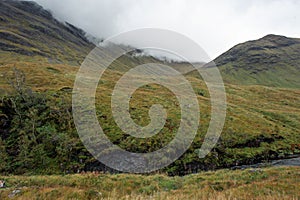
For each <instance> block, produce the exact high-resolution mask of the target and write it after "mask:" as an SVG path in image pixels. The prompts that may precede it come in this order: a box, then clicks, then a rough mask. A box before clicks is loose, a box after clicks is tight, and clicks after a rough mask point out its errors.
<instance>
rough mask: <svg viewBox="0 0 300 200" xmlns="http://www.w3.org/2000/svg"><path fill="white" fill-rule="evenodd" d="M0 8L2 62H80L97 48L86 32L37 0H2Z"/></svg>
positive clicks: (0, 51) (72, 63)
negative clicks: (57, 18)
mask: <svg viewBox="0 0 300 200" xmlns="http://www.w3.org/2000/svg"><path fill="white" fill-rule="evenodd" d="M0 8H1V9H0V54H1V61H0V62H4V61H7V59H8V60H9V59H11V58H13V59H14V61H18V59H25V60H34V61H35V60H39V59H42V60H45V61H47V62H49V63H62V62H63V63H69V64H71V65H80V63H81V62H82V61H83V59H84V57H85V56H86V55H87V53H88V52H89V51H90V50H91V49H92V48H93V47H94V45H93V44H92V43H91V42H89V41H88V40H87V39H86V37H85V32H84V31H82V30H81V29H78V28H76V27H74V26H73V25H71V24H68V23H65V24H63V23H61V22H59V21H57V20H56V19H55V18H54V17H53V16H52V14H51V13H50V12H49V11H46V10H44V9H43V8H42V7H41V6H39V5H38V4H36V3H34V2H30V1H10V0H9V1H6V0H1V1H0ZM14 53H16V54H19V55H22V56H17V57H14V56H15V54H14ZM2 54H4V55H3V56H2ZM41 57H42V58H41ZM0 64H1V63H0Z"/></svg>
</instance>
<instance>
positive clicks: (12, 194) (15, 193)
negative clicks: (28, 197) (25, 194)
mask: <svg viewBox="0 0 300 200" xmlns="http://www.w3.org/2000/svg"><path fill="white" fill-rule="evenodd" d="M19 193H21V190H18V189H16V190H14V191H12V193H10V194H9V195H8V197H9V198H13V197H14V196H16V195H17V194H19Z"/></svg>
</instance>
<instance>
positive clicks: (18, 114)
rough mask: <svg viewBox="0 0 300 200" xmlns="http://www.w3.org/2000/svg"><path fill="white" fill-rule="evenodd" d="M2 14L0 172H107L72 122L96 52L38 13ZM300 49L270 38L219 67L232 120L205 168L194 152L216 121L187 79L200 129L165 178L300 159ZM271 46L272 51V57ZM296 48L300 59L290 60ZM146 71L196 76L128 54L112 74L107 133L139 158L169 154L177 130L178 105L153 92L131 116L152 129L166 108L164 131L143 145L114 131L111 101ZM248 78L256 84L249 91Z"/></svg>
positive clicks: (27, 6)
mask: <svg viewBox="0 0 300 200" xmlns="http://www.w3.org/2000/svg"><path fill="white" fill-rule="evenodd" d="M0 4H1V7H0V24H1V26H0V33H1V34H2V35H1V38H0V42H1V43H0V55H1V60H0V86H1V88H0V95H1V99H0V131H1V132H0V133H1V135H0V136H1V139H0V158H1V163H0V172H1V173H6V174H12V173H13V174H24V173H25V174H26V173H27V174H45V173H47V174H52V173H67V172H77V171H82V170H84V171H94V170H99V171H100V170H104V171H106V170H109V169H107V168H105V166H103V165H101V164H100V163H98V162H97V161H96V160H95V159H94V158H93V157H91V156H90V154H89V153H88V152H87V151H86V149H85V148H84V146H83V145H82V143H81V141H80V139H79V138H78V135H77V132H76V130H75V127H74V124H73V120H72V110H71V91H72V86H73V82H74V79H75V76H76V72H77V70H78V66H79V63H80V62H82V60H83V59H84V57H85V56H86V54H87V53H88V52H89V50H90V49H92V48H93V44H92V43H90V42H88V41H87V39H86V38H85V36H84V35H85V33H84V32H83V31H81V30H80V29H78V28H75V27H73V26H72V25H70V24H62V23H60V22H58V21H56V20H55V19H54V18H53V17H52V16H51V14H50V13H49V12H47V11H45V10H43V9H42V8H41V7H39V6H38V5H36V4H34V3H31V2H15V1H0ZM274 37H275V38H277V39H276V40H274V39H272V38H274ZM281 39H282V40H283V41H281ZM270 40H272V41H273V42H271V41H270ZM275 41H276V42H277V43H278V44H277V43H276V44H275ZM287 41H292V42H290V43H286V42H287ZM296 41H298V40H297V39H289V38H285V37H281V36H267V37H265V38H263V39H260V40H258V41H253V42H249V43H245V44H241V45H238V46H237V47H234V48H233V49H232V50H230V51H229V52H227V53H225V54H223V55H222V56H221V57H219V58H218V59H217V60H216V62H217V64H220V65H221V66H220V69H221V71H222V72H223V75H224V77H225V80H227V82H226V92H227V99H228V110H227V118H226V123H225V127H224V130H223V132H222V136H221V138H220V140H219V142H218V144H217V146H216V147H215V148H214V150H213V151H212V152H211V153H210V154H209V155H208V156H207V157H206V158H204V159H199V158H198V155H197V152H198V149H199V148H200V147H201V144H202V141H203V138H204V135H205V133H206V130H207V127H208V123H209V120H210V114H209V113H210V100H209V93H208V91H207V88H206V86H205V83H204V82H203V81H202V80H201V79H199V78H197V77H198V76H195V75H194V73H190V74H187V75H186V78H187V79H188V80H189V81H190V82H191V84H192V85H193V87H194V90H195V93H196V94H197V97H198V100H199V105H200V110H201V126H200V127H199V130H198V133H197V136H196V138H195V140H194V142H193V144H192V146H191V147H190V149H189V150H188V151H187V152H186V153H185V154H184V155H183V156H182V157H181V158H180V159H179V160H177V161H176V162H175V163H173V164H172V165H171V166H169V167H167V168H166V169H163V170H162V171H164V172H167V173H169V174H171V175H174V174H186V173H191V172H198V171H200V170H206V169H216V168H224V167H230V166H235V165H239V164H252V163H256V162H261V161H267V160H270V159H275V158H278V157H285V156H287V155H290V154H294V153H299V152H300V149H299V146H297V145H296V146H295V144H299V143H300V142H299V141H300V124H299V121H300V90H299V82H297V80H298V79H296V78H297V74H298V73H299V68H297V66H298V61H297V59H298V58H299V57H300V53H299V52H298V54H297V51H296V49H297V48H296V47H297V45H298V43H297V42H296ZM255 45H257V46H258V47H259V48H257V50H255V51H257V52H259V55H257V56H258V57H259V58H257V59H255V58H256V57H255V56H253V57H252V56H250V55H252V53H254V52H253V51H254V50H253V48H252V50H251V48H250V47H249V46H251V47H253V46H255ZM263 45H265V46H266V47H262V46H263ZM268 45H269V46H272V45H273V46H275V47H272V48H271V50H266V48H267V46H268ZM280 45H281V46H280ZM121 48H128V47H121ZM289 48H294V49H295V51H293V52H291V53H290V54H289V52H288V51H287V49H289ZM262 49H263V50H262ZM233 50H235V51H233ZM233 52H236V53H233ZM234 55H236V56H234ZM245 55H247V56H245ZM260 55H263V56H266V57H268V58H269V57H272V55H274V56H275V57H276V59H279V60H276V59H275V60H274V61H272V59H271V58H270V59H264V60H267V62H268V63H265V62H262V59H261V57H260ZM286 55H290V59H288V58H286ZM250 61H251V62H250ZM271 61H272V62H273V64H270V63H271ZM149 62H159V63H165V64H169V65H171V66H173V67H174V68H176V69H179V70H182V71H188V70H185V69H186V68H189V67H190V66H188V65H187V64H183V63H167V62H163V61H159V60H157V59H155V58H153V57H135V56H132V54H127V55H124V56H122V57H121V58H120V59H118V60H117V61H115V62H114V63H113V64H112V66H110V68H109V69H108V70H107V71H106V72H105V74H104V76H103V79H101V81H100V82H99V88H98V91H97V95H96V102H97V104H96V107H97V114H98V118H99V121H100V123H101V126H102V128H103V130H104V132H105V133H106V134H107V136H108V137H109V138H110V139H111V141H112V142H114V143H115V144H117V145H119V146H120V147H122V148H124V149H127V150H130V151H134V152H149V151H154V150H157V149H159V148H161V147H162V146H164V145H166V144H167V143H168V142H170V140H171V139H172V138H173V137H174V134H176V131H177V128H178V121H179V120H180V112H179V111H180V110H179V106H178V101H177V100H176V98H175V96H174V95H173V94H172V93H171V92H170V91H169V90H167V89H166V88H164V87H161V86H159V85H155V84H152V85H147V86H145V87H143V88H140V89H139V90H138V91H137V92H136V93H135V94H134V96H133V98H132V100H131V102H130V103H131V108H130V113H131V115H132V118H133V120H134V121H135V122H136V123H138V124H140V125H147V124H148V123H149V120H150V119H149V116H148V111H149V108H150V106H151V105H153V104H156V103H159V104H162V105H164V107H165V108H166V109H167V110H168V118H167V122H166V124H165V127H164V128H163V130H162V131H161V132H160V133H159V134H157V135H156V136H155V137H153V138H150V139H136V138H133V137H131V136H129V135H127V134H124V133H123V132H122V131H121V130H120V129H119V127H118V126H117V125H116V124H115V122H114V120H113V118H112V114H111V110H110V100H111V99H110V96H111V92H112V89H113V87H114V85H115V83H116V81H117V80H118V79H119V78H120V77H121V76H122V75H123V74H124V73H125V72H126V71H127V70H128V69H130V68H132V67H135V66H136V65H139V64H143V63H149ZM249 62H250V63H249ZM251 63H255V65H254V64H253V65H252V64H251ZM276 63H277V64H276ZM250 64H251V65H250ZM267 66H268V68H266V67H267ZM248 67H249V68H248ZM233 68H234V70H233V71H234V72H235V73H234V74H232V73H231V72H232V69H233ZM262 69H263V70H262ZM226 70H227V71H228V73H227V71H226ZM229 72H230V73H229ZM271 72H272V73H271ZM290 73H292V75H291V74H290ZM247 74H251V75H249V76H248V75H247ZM288 74H290V76H288ZM287 76H288V77H290V79H289V80H287ZM249 77H253V80H254V79H255V80H257V81H259V82H247V79H248V78H249ZM260 77H261V78H260ZM279 79H280V80H279ZM238 80H240V81H238ZM281 80H282V81H281ZM283 80H285V81H283ZM236 83H245V85H236ZM269 83H271V84H269ZM250 84H254V85H250ZM256 84H259V86H258V85H256ZM270 86H281V87H270ZM292 146H293V148H291V147H292ZM162 159H163V158H162Z"/></svg>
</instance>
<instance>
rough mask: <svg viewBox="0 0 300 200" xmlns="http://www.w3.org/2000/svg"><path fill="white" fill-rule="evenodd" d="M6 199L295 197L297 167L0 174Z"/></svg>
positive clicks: (298, 195) (299, 173) (299, 174)
mask: <svg viewBox="0 0 300 200" xmlns="http://www.w3.org/2000/svg"><path fill="white" fill-rule="evenodd" d="M0 178H1V179H4V180H6V182H7V185H8V188H6V189H2V190H0V198H1V199H8V195H9V194H10V193H11V192H12V191H13V190H15V189H20V190H21V193H20V194H17V195H16V196H15V198H14V199H20V200H25V199H28V200H29V199H111V200H114V199H124V200H125V199H170V200H175V199H176V200H182V199H220V200H223V199H247V200H248V199H267V200H268V199H269V200H271V199H272V200H273V199H275V200H276V199H278V200H282V199H299V198H300V190H299V187H300V181H299V180H300V167H276V168H275V167H273V168H264V169H259V170H253V169H246V170H234V171H233V170H218V171H214V172H213V171H211V172H202V173H198V174H192V175H188V176H184V177H177V176H176V177H168V176H166V175H162V174H154V175H130V174H117V175H109V174H92V173H89V174H75V175H65V176H58V175H53V176H3V177H1V176H0Z"/></svg>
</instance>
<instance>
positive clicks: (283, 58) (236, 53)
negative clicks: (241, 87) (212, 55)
mask: <svg viewBox="0 0 300 200" xmlns="http://www.w3.org/2000/svg"><path fill="white" fill-rule="evenodd" d="M215 63H216V65H217V66H218V67H219V68H220V70H221V73H222V75H223V78H224V80H225V82H227V83H232V84H245V85H266V86H275V87H276V86H277V87H292V88H299V87H300V78H299V77H300V39H297V38H288V37H285V36H279V35H267V36H265V37H263V38H261V39H258V40H253V41H248V42H245V43H242V44H238V45H236V46H234V47H233V48H231V49H230V50H228V51H227V52H225V53H223V54H222V55H220V56H219V57H217V58H216V59H215Z"/></svg>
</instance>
